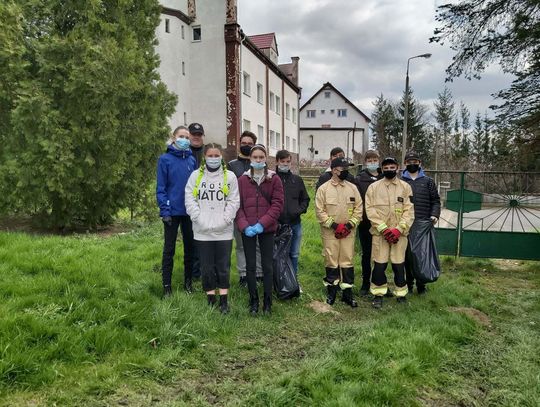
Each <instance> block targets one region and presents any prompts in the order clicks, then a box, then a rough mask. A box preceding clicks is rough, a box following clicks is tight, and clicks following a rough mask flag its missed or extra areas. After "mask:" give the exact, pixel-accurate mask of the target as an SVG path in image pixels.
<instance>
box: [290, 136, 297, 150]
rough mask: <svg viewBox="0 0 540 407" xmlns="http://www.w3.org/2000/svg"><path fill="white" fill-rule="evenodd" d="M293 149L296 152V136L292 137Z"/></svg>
mask: <svg viewBox="0 0 540 407" xmlns="http://www.w3.org/2000/svg"><path fill="white" fill-rule="evenodd" d="M291 151H292V152H293V153H296V139H295V138H293V139H292V146H291Z"/></svg>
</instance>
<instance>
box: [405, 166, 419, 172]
mask: <svg viewBox="0 0 540 407" xmlns="http://www.w3.org/2000/svg"><path fill="white" fill-rule="evenodd" d="M419 169H420V164H407V171H409V172H412V173H413V174H414V173H415V172H418V170H419Z"/></svg>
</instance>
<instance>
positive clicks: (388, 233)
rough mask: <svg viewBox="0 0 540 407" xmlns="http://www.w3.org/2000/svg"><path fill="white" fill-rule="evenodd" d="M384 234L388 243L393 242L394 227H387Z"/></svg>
mask: <svg viewBox="0 0 540 407" xmlns="http://www.w3.org/2000/svg"><path fill="white" fill-rule="evenodd" d="M382 234H383V236H384V238H385V239H386V241H387V242H388V243H392V242H391V240H392V229H390V228H386V229H384V230H383V232H382Z"/></svg>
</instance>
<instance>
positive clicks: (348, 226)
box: [345, 222, 354, 230]
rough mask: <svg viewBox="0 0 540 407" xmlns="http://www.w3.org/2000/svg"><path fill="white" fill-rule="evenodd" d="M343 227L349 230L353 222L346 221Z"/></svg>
mask: <svg viewBox="0 0 540 407" xmlns="http://www.w3.org/2000/svg"><path fill="white" fill-rule="evenodd" d="M345 227H346V228H347V229H349V230H351V229H352V228H353V227H354V226H353V224H352V223H351V222H347V223H346V224H345Z"/></svg>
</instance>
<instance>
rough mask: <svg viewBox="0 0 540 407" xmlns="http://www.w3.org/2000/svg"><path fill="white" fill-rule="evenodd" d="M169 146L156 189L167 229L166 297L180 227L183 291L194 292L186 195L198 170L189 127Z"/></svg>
mask: <svg viewBox="0 0 540 407" xmlns="http://www.w3.org/2000/svg"><path fill="white" fill-rule="evenodd" d="M167 144H168V146H167V152H166V153H165V154H163V155H161V156H160V157H159V161H158V166H157V187H156V198H157V202H158V205H159V214H160V216H161V219H162V221H163V228H164V244H163V257H162V261H161V272H162V278H163V295H164V296H165V297H168V296H170V295H171V294H172V287H171V276H172V271H173V265H174V253H175V250H176V238H177V236H178V227H180V229H181V230H182V242H183V245H184V289H185V290H186V291H187V292H188V293H191V292H192V290H193V288H192V273H193V250H194V240H193V231H192V229H191V219H190V218H189V216H188V214H187V212H186V207H185V204H184V191H185V187H186V183H187V180H188V178H189V176H190V175H191V173H192V172H193V170H194V169H195V166H196V164H195V158H193V155H192V153H191V150H190V142H189V131H188V129H187V128H186V127H184V126H180V127H177V128H176V129H175V130H174V132H173V135H172V137H171V138H170V139H169V141H168V143H167Z"/></svg>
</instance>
